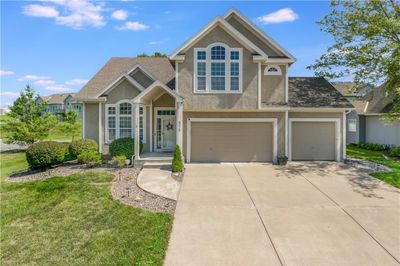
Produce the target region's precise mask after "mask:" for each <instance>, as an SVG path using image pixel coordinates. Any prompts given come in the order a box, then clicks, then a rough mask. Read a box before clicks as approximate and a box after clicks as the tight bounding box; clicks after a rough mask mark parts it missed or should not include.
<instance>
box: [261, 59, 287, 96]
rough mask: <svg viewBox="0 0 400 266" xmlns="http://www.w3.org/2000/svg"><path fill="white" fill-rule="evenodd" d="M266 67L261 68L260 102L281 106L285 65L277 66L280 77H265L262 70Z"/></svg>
mask: <svg viewBox="0 0 400 266" xmlns="http://www.w3.org/2000/svg"><path fill="white" fill-rule="evenodd" d="M267 67H268V65H263V66H262V67H261V74H262V76H261V102H262V103H266V104H282V103H284V102H285V86H286V82H285V81H286V72H287V67H286V65H279V67H280V68H281V70H282V75H279V76H266V75H264V70H265V68H267Z"/></svg>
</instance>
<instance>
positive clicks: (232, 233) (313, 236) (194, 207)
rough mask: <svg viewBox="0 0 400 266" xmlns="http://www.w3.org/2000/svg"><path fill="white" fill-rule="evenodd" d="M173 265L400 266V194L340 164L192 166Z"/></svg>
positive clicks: (170, 255)
mask: <svg viewBox="0 0 400 266" xmlns="http://www.w3.org/2000/svg"><path fill="white" fill-rule="evenodd" d="M186 167H187V170H186V174H185V178H184V180H183V184H182V188H181V191H180V195H179V198H178V205H177V209H176V213H175V221H174V225H173V230H172V235H171V239H170V243H169V247H168V251H167V255H166V259H165V264H166V265H174V266H177V265H191V266H192V265H399V264H400V263H399V262H400V190H398V189H395V188H393V187H391V186H389V185H386V184H384V183H382V182H380V181H379V180H376V179H373V178H370V177H369V176H368V175H366V174H363V173H361V172H358V171H356V170H354V169H351V168H348V167H346V166H344V165H341V164H336V163H292V164H290V165H289V167H286V168H284V167H279V166H273V165H270V164H188V165H186Z"/></svg>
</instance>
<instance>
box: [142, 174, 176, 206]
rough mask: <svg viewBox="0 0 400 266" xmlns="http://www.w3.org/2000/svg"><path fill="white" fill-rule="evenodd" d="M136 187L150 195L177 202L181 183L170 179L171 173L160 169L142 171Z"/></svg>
mask: <svg viewBox="0 0 400 266" xmlns="http://www.w3.org/2000/svg"><path fill="white" fill-rule="evenodd" d="M137 184H138V186H139V187H140V188H141V189H143V190H145V191H147V192H150V193H152V194H155V195H158V196H161V197H164V198H167V199H172V200H177V199H178V193H179V189H180V187H181V183H179V182H178V181H176V180H175V179H173V178H172V177H171V171H167V170H161V169H146V168H145V169H143V170H142V171H141V172H140V174H139V176H138V178H137Z"/></svg>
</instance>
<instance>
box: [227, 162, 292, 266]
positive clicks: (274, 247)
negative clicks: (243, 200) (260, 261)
mask: <svg viewBox="0 0 400 266" xmlns="http://www.w3.org/2000/svg"><path fill="white" fill-rule="evenodd" d="M233 167H235V170H236V173H237V174H238V175H239V177H240V181H242V184H243V186H244V188H245V189H246V192H247V195H248V196H249V197H250V200H251V203H252V205H253V207H254V209H255V210H256V212H257V216H258V218H259V219H260V220H261V224H262V225H263V227H264V231H265V233H266V234H267V236H268V239H269V241H270V243H271V245H272V248H273V249H274V252H275V254H276V256H277V257H278V260H279V263H280V265H282V266H283V265H285V264H284V263H283V261H284V259H283V258H281V257H280V256H279V253H278V250H277V248H276V246H275V244H274V242H273V241H272V237H271V235H270V233H269V232H268V229H267V226H266V224H265V223H264V221H263V219H262V217H261V214H260V212H259V211H258V209H257V206H256V204H255V202H254V200H253V197H252V196H251V194H250V192H249V190H248V188H247V186H246V184H245V183H244V181H243V178H242V175H241V174H240V172H239V170H238V169H237V167H236V164H235V163H233Z"/></svg>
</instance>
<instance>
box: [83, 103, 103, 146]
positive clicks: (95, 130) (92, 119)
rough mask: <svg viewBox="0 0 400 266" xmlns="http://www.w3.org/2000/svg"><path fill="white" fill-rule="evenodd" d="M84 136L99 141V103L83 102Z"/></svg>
mask: <svg viewBox="0 0 400 266" xmlns="http://www.w3.org/2000/svg"><path fill="white" fill-rule="evenodd" d="M84 118H85V121H84V123H85V138H86V139H93V140H95V141H96V142H97V143H99V104H98V103H85V115H84Z"/></svg>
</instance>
